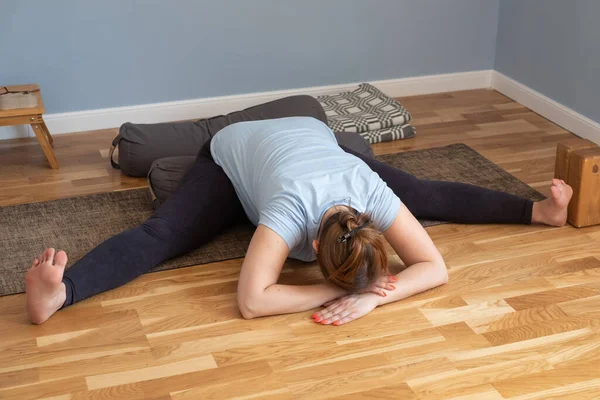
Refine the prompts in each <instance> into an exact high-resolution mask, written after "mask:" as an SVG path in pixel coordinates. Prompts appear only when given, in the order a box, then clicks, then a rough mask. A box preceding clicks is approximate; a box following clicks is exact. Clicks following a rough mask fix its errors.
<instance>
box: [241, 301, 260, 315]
mask: <svg viewBox="0 0 600 400" xmlns="http://www.w3.org/2000/svg"><path fill="white" fill-rule="evenodd" d="M256 305H257V301H255V300H253V299H251V298H238V307H239V309H240V313H241V314H242V317H243V318H244V319H253V318H257V317H261V316H262V314H261V313H260V310H259V309H258V308H257V306H256Z"/></svg>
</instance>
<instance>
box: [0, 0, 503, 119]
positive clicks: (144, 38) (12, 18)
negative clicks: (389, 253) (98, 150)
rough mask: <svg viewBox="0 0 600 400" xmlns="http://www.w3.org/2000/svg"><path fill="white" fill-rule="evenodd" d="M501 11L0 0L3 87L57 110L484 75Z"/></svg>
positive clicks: (486, 1) (187, 0)
mask: <svg viewBox="0 0 600 400" xmlns="http://www.w3.org/2000/svg"><path fill="white" fill-rule="evenodd" d="M498 7H499V4H498V0H452V1H446V0H419V1H413V0H300V1H294V2H292V1H285V0H246V1H242V0H212V1H208V0H168V1H167V0H96V1H91V0H52V1H45V0H37V1H36V0H0V83H2V84H16V83H28V82H35V83H39V84H40V85H41V87H42V90H43V93H44V98H45V102H46V107H47V110H48V112H50V113H57V112H67V111H77V110H85V109H95V108H105V107H118V106H124V105H134V104H145V103H153V102H162V101H171V100H184V99H191V98H203V97H212V96H219V95H229V94H240V93H250V92H260V91H269V90H278V89H290V88H299V87H309V86H320V85H329V84H340V83H350V82H359V81H370V80H379V79H391V78H402V77H408V76H418V75H428V74H440V73H451V72H459V71H472V70H480V69H490V68H492V67H493V65H494V46H495V40H496V29H497V22H498ZM505 11H506V10H505Z"/></svg>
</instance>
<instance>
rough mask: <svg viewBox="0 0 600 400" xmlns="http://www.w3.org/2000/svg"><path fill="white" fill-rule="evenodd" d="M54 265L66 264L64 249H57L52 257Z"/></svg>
mask: <svg viewBox="0 0 600 400" xmlns="http://www.w3.org/2000/svg"><path fill="white" fill-rule="evenodd" d="M54 265H55V266H57V267H64V266H66V265H67V253H65V252H64V251H62V250H61V251H59V252H58V253H56V256H55V257H54Z"/></svg>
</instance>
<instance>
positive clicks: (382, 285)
mask: <svg viewBox="0 0 600 400" xmlns="http://www.w3.org/2000/svg"><path fill="white" fill-rule="evenodd" d="M377 287H378V288H380V289H385V290H394V289H396V285H394V284H393V283H380V284H378V285H377Z"/></svg>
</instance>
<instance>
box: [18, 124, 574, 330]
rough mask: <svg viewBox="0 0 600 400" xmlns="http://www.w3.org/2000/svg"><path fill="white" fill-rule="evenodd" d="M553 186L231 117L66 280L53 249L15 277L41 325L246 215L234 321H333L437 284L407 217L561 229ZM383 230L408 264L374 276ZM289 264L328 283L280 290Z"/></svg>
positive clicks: (434, 254) (442, 275)
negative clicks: (400, 158)
mask: <svg viewBox="0 0 600 400" xmlns="http://www.w3.org/2000/svg"><path fill="white" fill-rule="evenodd" d="M551 191H552V197H550V198H549V199H546V200H544V201H542V202H538V203H533V202H531V201H529V200H526V199H522V198H519V197H516V196H512V195H509V194H506V193H502V192H496V191H492V190H488V189H483V188H478V187H475V186H471V185H465V184H459V183H450V182H433V181H425V180H419V179H417V178H415V177H414V176H412V175H410V174H407V173H405V172H403V171H400V170H398V169H395V168H393V167H391V166H389V165H386V164H383V163H381V162H378V161H376V160H372V159H367V158H365V159H363V160H361V156H360V155H357V154H353V153H352V151H350V150H348V149H342V148H340V147H339V146H338V144H337V142H336V140H335V137H334V135H333V133H332V132H331V130H330V129H329V128H328V127H327V125H325V124H324V123H322V122H321V121H318V120H316V119H314V118H307V117H293V118H281V119H274V120H264V121H252V122H241V123H237V124H233V125H230V126H228V127H226V128H224V129H222V130H221V131H219V133H218V134H217V135H216V136H215V137H213V138H212V140H211V141H209V142H208V143H207V144H205V146H204V147H203V149H202V150H201V151H200V153H199V155H198V158H197V160H196V162H195V164H194V165H193V167H192V168H191V169H190V171H189V172H188V173H187V174H186V176H185V178H184V179H183V181H182V184H181V186H180V187H179V188H178V189H177V191H175V192H174V193H173V194H172V195H171V196H170V197H169V198H168V199H167V201H166V202H165V203H164V204H163V205H162V206H161V207H160V208H159V209H158V210H157V211H156V213H154V215H152V217H150V219H148V221H146V222H144V223H143V224H142V225H140V226H138V227H136V228H133V229H130V230H128V231H125V232H123V233H121V234H119V235H117V236H115V237H113V238H111V239H109V240H107V241H106V242H104V243H102V244H101V245H100V246H98V247H97V248H95V249H94V250H92V251H91V252H90V253H88V254H87V255H86V256H85V257H83V258H82V259H81V260H79V261H78V262H77V263H76V264H75V265H73V266H72V267H71V268H70V269H68V270H67V271H66V272H64V268H65V265H66V262H67V256H66V254H65V252H63V251H61V252H58V253H57V254H56V255H55V252H54V249H47V250H46V251H44V253H43V254H42V255H41V256H40V257H38V258H36V259H35V260H34V262H33V265H32V267H31V269H30V270H29V271H28V273H27V276H26V293H27V311H28V314H29V318H30V320H31V321H32V322H33V323H36V324H39V323H42V322H44V321H46V320H47V319H48V318H49V317H50V316H51V315H52V314H53V313H54V312H56V311H57V310H59V309H60V308H62V307H64V306H68V305H71V304H73V303H75V302H77V301H80V300H83V299H85V298H87V297H90V296H92V295H94V294H97V293H100V292H102V291H105V290H108V289H112V288H115V287H118V286H120V285H123V284H124V283H126V282H128V281H130V280H132V279H134V278H135V277H137V276H139V275H140V274H142V273H144V272H145V271H147V270H149V269H151V268H152V267H154V266H155V265H157V264H159V263H160V262H162V261H164V260H166V259H169V258H172V257H176V256H178V255H181V254H183V253H186V252H188V251H190V250H192V249H195V248H197V247H199V246H200V245H202V244H203V243H206V242H207V241H208V240H210V239H211V238H213V237H214V236H215V235H216V234H218V233H220V232H222V231H223V230H225V229H227V228H229V227H231V226H232V225H233V224H235V223H236V222H238V221H239V220H240V219H242V218H244V216H247V217H248V218H249V219H250V221H252V222H253V223H254V224H255V225H256V226H257V228H256V231H255V232H254V235H253V237H252V240H251V242H250V245H249V247H248V252H247V255H246V257H245V259H244V262H243V264H242V269H241V273H240V278H239V284H238V305H239V308H240V311H241V313H242V315H243V317H244V318H254V317H259V316H266V315H274V314H282V313H293V312H299V311H305V310H309V309H313V308H316V307H319V306H321V305H323V304H326V303H329V304H328V307H327V308H326V309H324V310H322V311H320V312H318V313H315V314H314V315H313V318H314V320H315V321H316V322H321V323H325V324H336V325H339V324H344V323H347V322H349V321H351V320H353V319H356V318H359V317H361V316H363V315H365V314H367V313H369V312H370V311H372V310H373V309H374V308H375V307H376V306H377V305H380V304H385V303H388V302H392V301H397V300H399V299H402V298H405V297H408V296H411V295H413V294H415V293H419V292H422V291H424V290H427V289H430V288H433V287H435V286H438V285H442V284H444V283H446V282H447V280H448V274H447V270H446V266H445V263H444V260H443V259H442V257H441V255H440V253H439V252H438V250H437V249H436V247H435V246H434V244H433V242H432V241H431V239H430V238H429V236H428V235H427V233H426V232H425V230H424V229H423V227H422V226H421V225H420V224H419V223H418V222H417V220H416V218H415V216H413V215H416V216H417V217H421V218H427V219H440V220H448V221H454V222H461V223H523V224H529V223H532V222H538V223H545V224H548V225H563V224H564V223H565V220H566V207H567V204H568V202H569V199H570V197H571V194H572V190H571V188H570V187H569V186H568V185H565V184H564V182H562V181H558V180H555V181H553V186H552V188H551ZM400 199H402V201H401V200H400ZM381 234H383V237H384V238H385V239H386V240H387V241H388V242H389V243H390V244H391V246H392V247H393V249H394V250H395V251H396V253H397V254H398V255H399V256H400V258H401V259H402V260H403V261H404V263H405V264H406V265H407V266H408V267H409V268H407V269H405V270H403V271H402V272H400V273H399V274H398V275H397V276H391V277H387V276H386V273H387V256H386V254H385V250H384V246H383V238H382V235H381ZM288 256H289V257H292V258H296V259H300V260H303V261H312V260H315V259H318V261H319V264H320V267H321V270H322V272H323V275H324V277H325V279H326V282H325V283H321V284H316V285H306V286H292V285H281V284H278V283H277V280H278V277H279V274H280V272H281V268H282V267H283V263H284V262H285V260H286V258H287V257H288ZM63 273H64V276H63ZM395 281H397V283H396V284H394V282H395ZM336 299H337V300H336ZM334 300H335V301H334Z"/></svg>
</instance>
